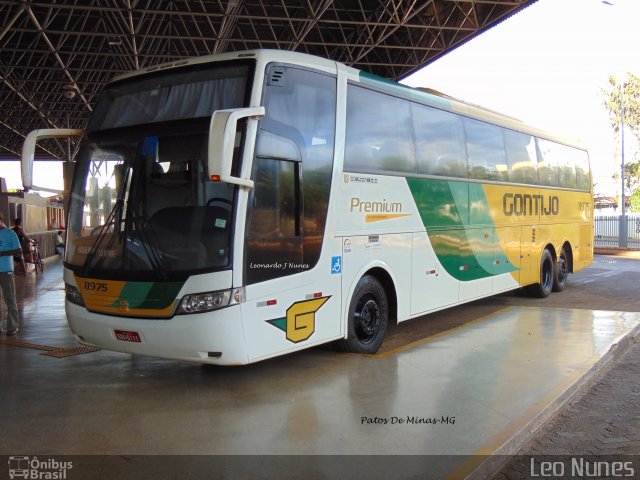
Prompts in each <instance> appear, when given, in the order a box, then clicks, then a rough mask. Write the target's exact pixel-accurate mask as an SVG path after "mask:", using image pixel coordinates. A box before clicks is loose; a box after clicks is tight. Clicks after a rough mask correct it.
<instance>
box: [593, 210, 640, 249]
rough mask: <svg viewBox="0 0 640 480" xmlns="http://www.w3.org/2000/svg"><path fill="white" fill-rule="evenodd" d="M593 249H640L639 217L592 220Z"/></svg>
mask: <svg viewBox="0 0 640 480" xmlns="http://www.w3.org/2000/svg"><path fill="white" fill-rule="evenodd" d="M594 229H595V233H594V236H595V239H594V243H593V245H594V246H595V247H616V248H617V247H620V248H640V215H635V214H634V215H625V216H624V217H622V216H620V215H606V216H598V217H595V218H594Z"/></svg>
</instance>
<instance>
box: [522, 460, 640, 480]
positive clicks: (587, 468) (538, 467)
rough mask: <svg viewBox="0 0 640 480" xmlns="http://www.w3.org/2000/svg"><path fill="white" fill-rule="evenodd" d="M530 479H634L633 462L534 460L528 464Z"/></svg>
mask: <svg viewBox="0 0 640 480" xmlns="http://www.w3.org/2000/svg"><path fill="white" fill-rule="evenodd" d="M530 469H531V477H545V478H554V477H556V478H557V477H563V478H566V477H565V475H567V474H569V475H571V477H572V478H573V477H577V478H618V477H619V478H624V477H634V475H635V473H636V472H635V469H634V468H633V462H611V461H608V462H607V461H599V460H585V459H584V458H571V459H570V460H564V461H549V462H540V463H538V464H536V462H535V461H534V458H533V457H532V458H531V463H530Z"/></svg>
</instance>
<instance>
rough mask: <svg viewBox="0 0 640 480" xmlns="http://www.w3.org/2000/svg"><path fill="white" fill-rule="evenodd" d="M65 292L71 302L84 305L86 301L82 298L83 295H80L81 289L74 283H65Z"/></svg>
mask: <svg viewBox="0 0 640 480" xmlns="http://www.w3.org/2000/svg"><path fill="white" fill-rule="evenodd" d="M64 293H65V298H66V299H67V300H69V301H70V302H71V303H75V304H76V305H80V306H81V307H84V301H83V300H82V295H80V290H78V289H77V288H76V287H74V286H73V285H69V284H68V283H65V284H64Z"/></svg>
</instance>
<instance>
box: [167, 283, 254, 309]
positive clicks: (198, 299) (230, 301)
mask: <svg viewBox="0 0 640 480" xmlns="http://www.w3.org/2000/svg"><path fill="white" fill-rule="evenodd" d="M241 302H244V287H241V288H233V289H231V290H219V291H217V292H203V293H193V294H189V295H185V296H184V297H182V300H180V303H179V304H178V309H177V310H176V315H184V314H189V313H202V312H210V311H211V310H218V309H220V308H225V307H228V306H230V305H235V304H237V303H241Z"/></svg>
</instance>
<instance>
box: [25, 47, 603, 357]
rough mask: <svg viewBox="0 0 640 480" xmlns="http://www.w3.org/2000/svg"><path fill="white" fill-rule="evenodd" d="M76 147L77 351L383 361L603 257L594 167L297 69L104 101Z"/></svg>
mask: <svg viewBox="0 0 640 480" xmlns="http://www.w3.org/2000/svg"><path fill="white" fill-rule="evenodd" d="M66 135H80V136H81V137H82V139H81V148H80V152H79V154H78V158H77V160H76V162H75V169H74V170H75V171H74V176H73V182H72V185H71V188H70V190H71V191H70V194H71V195H70V203H69V211H68V223H67V248H66V255H65V259H64V281H65V286H66V313H67V317H68V320H69V325H70V327H71V330H72V332H73V334H74V335H75V337H76V338H77V340H78V341H79V342H80V343H82V344H84V345H92V346H97V347H100V348H103V349H109V350H115V351H120V352H128V353H132V354H140V355H151V356H158V357H165V358H172V359H181V360H187V361H194V362H201V363H212V364H225V365H232V364H246V363H251V362H256V361H260V360H264V359H267V358H270V357H274V356H277V355H282V354H285V353H289V352H294V351H297V350H301V349H304V348H308V347H312V346H315V345H319V344H323V343H327V342H337V344H338V345H339V346H340V347H341V348H342V349H344V350H347V351H351V352H359V353H374V352H376V351H377V350H378V348H379V346H380V344H381V342H382V340H383V338H384V335H385V332H386V329H387V325H388V324H389V322H401V321H404V320H409V319H412V318H415V317H418V316H421V315H424V314H426V313H429V312H434V311H436V310H441V309H444V308H447V307H451V306H454V305H458V304H461V303H464V302H469V301H471V300H475V299H479V298H483V297H487V296H490V295H494V294H497V293H500V292H505V291H508V290H512V289H516V288H519V287H528V288H529V289H530V290H532V291H533V292H534V293H536V294H537V295H539V296H542V297H545V296H547V295H549V294H550V292H551V291H553V290H562V289H564V288H565V286H566V283H567V278H568V275H569V273H571V272H575V271H578V270H579V269H581V268H584V267H585V266H587V265H589V264H590V262H591V260H592V256H593V247H592V239H593V215H592V209H593V201H592V192H591V190H592V189H591V179H590V169H589V161H588V156H587V153H586V151H585V149H584V148H583V147H582V146H581V145H579V144H577V143H575V142H572V141H569V140H566V139H562V138H559V137H556V136H554V135H551V134H549V133H545V132H543V131H540V130H537V129H533V128H530V127H528V126H526V125H524V124H523V123H520V122H518V121H516V120H514V119H512V118H510V117H506V116H502V115H499V114H497V113H495V112H491V111H488V110H485V109H481V108H479V107H476V106H472V105H469V104H466V103H463V102H460V101H456V100H454V99H451V98H448V97H445V96H443V95H437V94H434V93H429V92H426V91H421V90H417V89H412V88H408V87H405V86H402V85H399V84H397V83H394V82H390V81H386V80H383V79H381V78H377V77H375V76H373V75H370V74H367V73H364V72H361V71H358V70H356V69H353V68H350V67H347V66H345V65H342V64H340V63H336V62H334V61H330V60H327V59H323V58H318V57H313V56H309V55H305V54H300V53H293V52H284V51H271V50H256V51H245V52H234V53H225V54H220V55H214V56H208V57H202V58H196V59H192V60H185V61H179V62H175V63H170V64H164V65H160V66H154V67H150V68H146V69H144V70H141V71H137V72H133V73H130V74H126V75H122V76H120V77H118V78H116V79H114V80H113V81H112V82H111V83H109V84H107V85H106V86H105V88H104V92H103V93H102V95H101V96H100V98H99V99H98V101H97V103H96V105H95V110H94V112H93V114H92V116H91V119H90V121H89V123H88V125H87V127H86V130H84V131H69V130H40V131H35V132H32V133H31V134H30V135H29V136H28V138H27V140H26V141H25V145H24V150H23V158H22V162H23V164H22V169H23V182H24V186H25V188H37V187H35V186H33V185H32V181H31V176H32V164H33V155H34V150H35V145H36V141H37V140H38V139H41V138H51V137H63V136H66Z"/></svg>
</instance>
